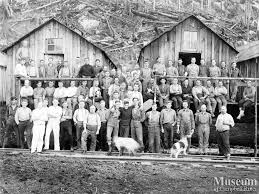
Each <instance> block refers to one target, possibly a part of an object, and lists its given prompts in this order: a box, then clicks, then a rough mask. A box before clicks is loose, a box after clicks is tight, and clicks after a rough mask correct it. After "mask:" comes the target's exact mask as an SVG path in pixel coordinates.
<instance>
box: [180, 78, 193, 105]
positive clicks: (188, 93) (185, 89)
mask: <svg viewBox="0 0 259 194" xmlns="http://www.w3.org/2000/svg"><path fill="white" fill-rule="evenodd" d="M182 99H183V100H185V101H187V102H188V106H189V107H190V103H191V99H192V88H191V86H190V85H189V81H188V79H185V80H184V81H183V86H182Z"/></svg>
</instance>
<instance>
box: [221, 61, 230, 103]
mask: <svg viewBox="0 0 259 194" xmlns="http://www.w3.org/2000/svg"><path fill="white" fill-rule="evenodd" d="M220 72H221V77H228V76H229V70H228V68H227V66H226V63H225V61H222V62H221V64H220ZM223 85H224V86H225V88H227V91H228V94H227V100H228V99H229V80H223Z"/></svg>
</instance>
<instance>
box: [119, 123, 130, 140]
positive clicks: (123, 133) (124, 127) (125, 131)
mask: <svg viewBox="0 0 259 194" xmlns="http://www.w3.org/2000/svg"><path fill="white" fill-rule="evenodd" d="M129 130H130V120H121V121H120V129H119V136H120V137H129Z"/></svg>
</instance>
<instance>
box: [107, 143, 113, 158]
mask: <svg viewBox="0 0 259 194" xmlns="http://www.w3.org/2000/svg"><path fill="white" fill-rule="evenodd" d="M110 155H112V145H109V150H108V152H107V156H110Z"/></svg>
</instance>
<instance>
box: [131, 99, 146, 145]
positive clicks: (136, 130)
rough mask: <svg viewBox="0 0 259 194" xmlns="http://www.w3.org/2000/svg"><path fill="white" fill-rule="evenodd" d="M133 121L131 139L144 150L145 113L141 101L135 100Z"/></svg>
mask: <svg viewBox="0 0 259 194" xmlns="http://www.w3.org/2000/svg"><path fill="white" fill-rule="evenodd" d="M133 103H134V105H133V109H132V120H131V137H132V138H133V139H134V140H136V141H137V142H138V143H139V144H140V148H141V149H142V150H144V144H143V128H142V123H141V122H143V121H144V120H145V112H144V111H143V109H142V108H141V104H140V102H139V99H137V98H134V99H133Z"/></svg>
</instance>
